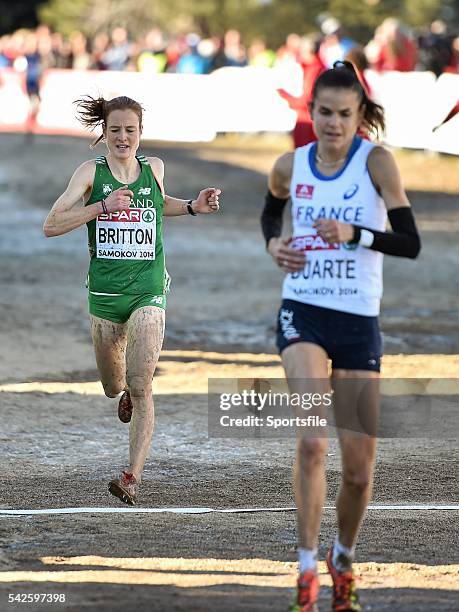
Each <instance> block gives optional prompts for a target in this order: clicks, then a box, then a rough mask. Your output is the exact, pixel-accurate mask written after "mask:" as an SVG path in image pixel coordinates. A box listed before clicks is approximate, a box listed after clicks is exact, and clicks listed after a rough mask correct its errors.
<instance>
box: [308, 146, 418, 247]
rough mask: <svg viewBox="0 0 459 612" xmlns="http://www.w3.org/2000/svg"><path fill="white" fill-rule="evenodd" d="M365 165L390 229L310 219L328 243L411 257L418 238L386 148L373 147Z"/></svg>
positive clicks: (393, 161) (396, 173) (412, 218)
mask: <svg viewBox="0 0 459 612" xmlns="http://www.w3.org/2000/svg"><path fill="white" fill-rule="evenodd" d="M367 165H368V172H369V173H370V177H371V180H372V182H373V184H374V186H375V188H376V190H377V191H378V193H379V194H380V195H381V197H382V198H383V200H384V204H385V206H386V208H387V215H388V217H389V222H390V224H391V227H392V230H393V231H391V232H381V231H378V230H374V229H371V228H368V227H362V226H360V225H352V224H350V223H342V222H340V221H336V220H334V219H324V218H320V219H316V221H315V222H314V227H315V228H316V230H317V233H318V234H319V236H321V238H322V239H323V240H325V241H326V242H328V243H329V244H333V243H341V242H347V243H349V244H359V245H360V246H363V247H366V248H368V249H371V250H373V251H379V252H380V253H384V254H386V255H395V256H397V257H408V258H410V259H415V258H416V257H417V256H418V255H419V252H420V250H421V240H420V238H419V234H418V230H417V228H416V222H415V220H414V215H413V212H412V210H411V206H410V202H409V200H408V197H407V195H406V193H405V190H404V189H403V186H402V181H401V178H400V173H399V171H398V168H397V165H396V163H395V160H394V158H393V157H392V155H391V153H389V151H387V150H386V149H383V148H382V147H375V148H374V149H373V150H372V151H371V153H370V155H369V156H368V161H367Z"/></svg>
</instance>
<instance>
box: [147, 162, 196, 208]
mask: <svg viewBox="0 0 459 612" xmlns="http://www.w3.org/2000/svg"><path fill="white" fill-rule="evenodd" d="M148 161H149V163H150V166H151V170H152V172H153V176H154V177H155V179H156V182H157V183H158V185H159V188H160V189H161V193H162V194H163V197H164V212H163V214H164V216H165V217H178V216H180V215H188V214H190V213H189V212H188V200H181V199H179V198H172V197H171V196H168V195H166V193H165V191H164V162H163V160H162V159H159V157H149V158H148Z"/></svg>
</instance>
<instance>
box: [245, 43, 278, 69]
mask: <svg viewBox="0 0 459 612" xmlns="http://www.w3.org/2000/svg"><path fill="white" fill-rule="evenodd" d="M247 57H248V60H249V64H250V66H261V67H263V68H272V67H273V66H274V62H275V60H276V54H275V52H274V51H273V50H272V49H268V48H267V47H266V43H265V41H264V40H262V39H261V38H256V39H255V40H254V41H253V42H252V44H251V45H250V47H249V48H248V50H247Z"/></svg>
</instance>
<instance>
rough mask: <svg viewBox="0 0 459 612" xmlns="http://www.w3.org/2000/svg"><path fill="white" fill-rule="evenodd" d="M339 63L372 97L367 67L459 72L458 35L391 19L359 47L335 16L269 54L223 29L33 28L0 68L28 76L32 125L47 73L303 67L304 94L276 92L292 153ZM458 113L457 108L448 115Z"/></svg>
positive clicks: (1, 54)
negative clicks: (319, 81)
mask: <svg viewBox="0 0 459 612" xmlns="http://www.w3.org/2000/svg"><path fill="white" fill-rule="evenodd" d="M338 60H350V61H352V62H353V63H354V65H355V67H356V68H357V70H358V72H359V76H360V79H361V81H362V83H363V85H364V86H365V87H366V89H367V93H368V94H369V95H371V93H372V92H371V89H370V87H369V85H368V83H367V81H366V79H365V70H366V69H367V68H372V69H374V70H377V71H379V72H384V71H400V72H411V71H414V70H418V71H430V72H433V73H434V74H435V75H436V76H437V77H438V76H440V75H441V74H442V73H444V72H451V73H459V35H458V34H457V32H452V31H450V29H449V28H448V26H447V25H446V24H445V23H444V22H442V21H439V20H437V21H434V22H432V23H431V24H430V26H429V27H426V28H424V29H423V30H421V31H419V32H417V33H415V32H412V31H410V30H409V29H408V28H407V27H405V26H404V25H403V24H402V23H400V21H398V20H397V19H395V18H388V19H386V20H385V21H383V23H382V24H381V25H380V26H379V27H378V28H376V30H375V32H374V36H373V38H372V39H371V40H370V41H369V42H368V43H367V44H366V45H365V46H362V45H360V44H358V43H357V42H356V41H355V40H353V39H352V38H350V37H349V36H348V35H347V34H346V32H345V31H344V29H343V27H342V26H341V24H340V22H339V21H338V20H337V19H336V18H334V17H332V16H328V17H326V18H325V19H323V20H322V21H321V23H320V30H319V31H317V32H312V33H311V34H308V35H305V36H300V35H298V34H296V33H291V34H289V35H288V36H287V38H286V40H285V42H284V44H283V45H281V46H280V47H279V48H278V49H276V50H274V49H270V48H269V47H268V46H267V44H266V42H265V41H264V40H262V39H256V40H252V41H251V42H250V44H248V45H245V44H244V41H243V39H242V36H241V33H240V32H238V31H237V30H228V31H227V32H226V33H225V35H224V36H223V37H222V38H219V37H209V38H201V37H200V36H199V35H198V34H196V33H189V34H186V35H184V36H177V37H169V36H166V35H165V33H164V32H163V31H161V30H160V29H159V28H153V29H151V30H150V31H149V32H147V33H146V34H145V35H144V36H142V37H140V38H137V39H135V40H132V39H131V38H130V36H129V33H128V32H127V30H126V29H125V28H124V27H122V26H118V27H115V28H114V29H113V30H112V31H111V32H110V33H108V32H99V33H98V34H96V35H95V36H94V38H93V39H92V40H88V39H87V38H86V36H85V35H84V34H83V33H82V32H79V31H75V32H73V33H72V34H71V35H70V36H68V37H64V36H62V35H61V34H60V33H58V32H52V31H51V30H50V29H49V28H48V27H47V26H46V25H40V26H38V27H37V28H36V29H35V30H17V31H16V32H13V33H12V34H6V35H4V36H2V37H0V68H2V67H3V68H4V67H12V68H13V69H15V70H17V71H18V72H20V73H24V75H25V79H24V84H25V88H26V90H27V93H28V95H29V99H30V101H31V113H30V122H31V124H33V122H34V121H35V116H36V113H37V109H38V104H39V100H40V86H41V76H42V74H43V73H44V71H45V70H46V69H48V68H61V69H75V70H128V71H137V72H141V73H144V74H159V73H164V72H166V73H179V74H180V73H182V74H209V73H211V72H213V71H214V70H217V69H219V68H223V67H227V66H235V67H244V66H259V67H266V68H271V67H283V68H284V69H288V68H289V67H290V66H292V65H295V67H296V69H297V70H298V66H300V67H301V70H302V73H303V87H302V93H301V95H299V96H293V95H292V94H291V93H289V92H287V91H285V90H282V89H279V90H278V93H279V95H280V96H282V97H283V98H284V99H285V100H286V101H287V102H288V104H289V106H290V108H292V109H293V110H295V112H296V115H297V121H296V125H295V128H294V130H293V133H292V137H293V143H294V146H295V147H298V146H301V145H303V144H306V143H307V142H310V141H311V140H313V139H315V135H314V131H313V126H312V120H311V117H310V112H309V102H310V101H311V93H312V86H313V83H314V81H315V80H316V78H317V77H318V76H319V74H321V72H322V71H323V70H326V69H327V68H330V67H331V66H333V63H334V62H335V61H338ZM1 84H2V79H1V73H0V86H1ZM457 112H459V102H458V105H457V106H456V107H455V108H454V109H453V110H452V114H455V113H457Z"/></svg>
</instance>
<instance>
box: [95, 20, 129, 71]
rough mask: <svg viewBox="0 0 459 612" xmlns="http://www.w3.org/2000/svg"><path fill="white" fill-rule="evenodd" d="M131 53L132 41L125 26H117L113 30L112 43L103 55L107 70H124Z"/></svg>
mask: <svg viewBox="0 0 459 612" xmlns="http://www.w3.org/2000/svg"><path fill="white" fill-rule="evenodd" d="M130 54H131V43H130V42H129V41H128V33H127V31H126V29H125V28H122V27H117V28H114V29H113V30H112V34H111V43H110V45H109V47H108V49H107V50H106V51H105V53H104V54H103V55H102V62H103V64H104V65H105V66H106V69H107V70H124V69H125V68H126V66H127V63H128V61H129V58H130Z"/></svg>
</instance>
